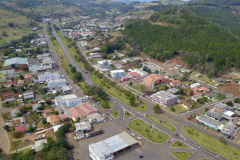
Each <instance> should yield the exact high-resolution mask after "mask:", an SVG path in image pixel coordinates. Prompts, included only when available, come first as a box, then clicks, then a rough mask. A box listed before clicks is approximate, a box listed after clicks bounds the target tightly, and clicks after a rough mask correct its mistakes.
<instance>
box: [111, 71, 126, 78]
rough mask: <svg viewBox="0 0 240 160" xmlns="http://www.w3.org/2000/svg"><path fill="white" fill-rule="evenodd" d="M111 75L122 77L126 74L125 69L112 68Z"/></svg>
mask: <svg viewBox="0 0 240 160" xmlns="http://www.w3.org/2000/svg"><path fill="white" fill-rule="evenodd" d="M110 76H111V77H112V78H113V79H116V78H121V77H123V76H125V71H124V70H122V69H119V70H111V71H110Z"/></svg>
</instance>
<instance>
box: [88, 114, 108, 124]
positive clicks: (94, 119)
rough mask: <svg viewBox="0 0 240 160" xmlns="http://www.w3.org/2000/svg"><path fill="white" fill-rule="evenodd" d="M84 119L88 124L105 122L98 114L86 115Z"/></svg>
mask: <svg viewBox="0 0 240 160" xmlns="http://www.w3.org/2000/svg"><path fill="white" fill-rule="evenodd" d="M86 118H87V119H88V121H89V122H90V123H99V122H103V121H104V120H105V119H104V117H102V115H101V114H99V113H93V114H90V115H87V116H86Z"/></svg>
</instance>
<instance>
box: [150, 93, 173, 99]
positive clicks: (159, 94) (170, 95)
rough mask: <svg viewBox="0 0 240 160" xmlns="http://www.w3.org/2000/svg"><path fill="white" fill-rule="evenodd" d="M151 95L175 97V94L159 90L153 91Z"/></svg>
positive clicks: (166, 97)
mask: <svg viewBox="0 0 240 160" xmlns="http://www.w3.org/2000/svg"><path fill="white" fill-rule="evenodd" d="M153 95H154V96H158V97H161V98H162V99H172V98H175V97H177V96H176V95H173V94H172V93H169V92H166V91H159V92H157V93H154V94H153Z"/></svg>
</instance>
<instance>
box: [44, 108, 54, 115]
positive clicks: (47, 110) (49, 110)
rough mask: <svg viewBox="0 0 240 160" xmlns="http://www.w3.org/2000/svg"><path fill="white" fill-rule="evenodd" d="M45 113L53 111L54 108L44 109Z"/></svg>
mask: <svg viewBox="0 0 240 160" xmlns="http://www.w3.org/2000/svg"><path fill="white" fill-rule="evenodd" d="M43 113H45V114H48V113H53V110H52V109H46V110H44V111H43Z"/></svg>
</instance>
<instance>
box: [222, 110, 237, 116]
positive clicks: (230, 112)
mask: <svg viewBox="0 0 240 160" xmlns="http://www.w3.org/2000/svg"><path fill="white" fill-rule="evenodd" d="M223 114H225V115H227V116H230V117H232V116H233V115H234V114H235V113H234V112H233V111H229V110H226V111H224V112H223Z"/></svg>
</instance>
